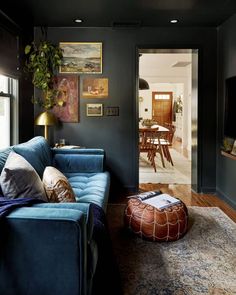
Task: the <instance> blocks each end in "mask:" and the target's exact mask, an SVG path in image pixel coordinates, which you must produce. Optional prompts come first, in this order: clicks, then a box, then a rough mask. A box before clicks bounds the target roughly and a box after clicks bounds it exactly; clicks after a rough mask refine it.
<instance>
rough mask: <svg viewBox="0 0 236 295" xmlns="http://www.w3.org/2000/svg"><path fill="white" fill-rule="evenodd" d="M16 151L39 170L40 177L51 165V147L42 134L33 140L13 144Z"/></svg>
mask: <svg viewBox="0 0 236 295" xmlns="http://www.w3.org/2000/svg"><path fill="white" fill-rule="evenodd" d="M13 150H14V152H16V153H17V154H19V155H21V156H22V157H24V158H25V159H26V160H27V161H28V162H29V163H30V164H31V165H32V166H33V167H34V169H35V170H36V171H37V173H38V174H39V176H40V178H42V177H43V172H44V169H45V167H46V166H51V159H52V156H51V149H50V146H49V144H48V142H47V141H46V140H45V138H44V137H42V136H36V137H34V138H32V139H31V140H29V141H27V142H24V143H21V144H17V145H15V146H13Z"/></svg>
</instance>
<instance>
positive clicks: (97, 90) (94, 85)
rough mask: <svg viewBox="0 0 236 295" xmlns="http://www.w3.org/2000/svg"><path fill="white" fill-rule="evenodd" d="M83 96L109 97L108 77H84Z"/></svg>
mask: <svg viewBox="0 0 236 295" xmlns="http://www.w3.org/2000/svg"><path fill="white" fill-rule="evenodd" d="M82 85H83V86H82V97H83V98H107V97H108V79H107V78H84V79H83V80H82Z"/></svg>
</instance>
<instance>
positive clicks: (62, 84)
mask: <svg viewBox="0 0 236 295" xmlns="http://www.w3.org/2000/svg"><path fill="white" fill-rule="evenodd" d="M78 82H79V78H78V76H77V75H59V76H57V87H56V88H57V90H58V91H59V97H58V99H60V100H61V101H62V102H63V106H55V107H54V108H53V113H54V114H55V115H56V117H57V118H59V119H60V121H61V122H65V123H76V122H79V99H78V93H79V89H78V87H79V86H78V85H79V83H78Z"/></svg>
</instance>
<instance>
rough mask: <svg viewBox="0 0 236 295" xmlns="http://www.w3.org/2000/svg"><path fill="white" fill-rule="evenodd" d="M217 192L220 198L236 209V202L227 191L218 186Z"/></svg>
mask: <svg viewBox="0 0 236 295" xmlns="http://www.w3.org/2000/svg"><path fill="white" fill-rule="evenodd" d="M216 194H217V196H218V197H219V198H221V199H222V200H223V201H225V202H226V203H227V204H229V205H230V206H231V207H232V208H234V209H235V210H236V202H235V201H233V200H231V199H230V198H229V197H228V196H227V195H226V194H225V193H223V192H222V191H221V190H220V189H219V188H216Z"/></svg>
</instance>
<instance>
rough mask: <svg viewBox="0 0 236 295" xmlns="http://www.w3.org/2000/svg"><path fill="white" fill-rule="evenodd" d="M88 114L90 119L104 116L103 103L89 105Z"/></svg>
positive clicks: (87, 106) (87, 107)
mask: <svg viewBox="0 0 236 295" xmlns="http://www.w3.org/2000/svg"><path fill="white" fill-rule="evenodd" d="M86 114H87V116H90V117H97V116H102V115H103V107H102V104H101V103H87V105H86Z"/></svg>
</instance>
